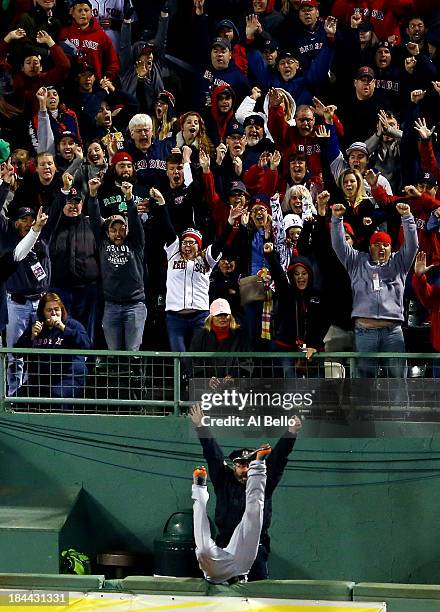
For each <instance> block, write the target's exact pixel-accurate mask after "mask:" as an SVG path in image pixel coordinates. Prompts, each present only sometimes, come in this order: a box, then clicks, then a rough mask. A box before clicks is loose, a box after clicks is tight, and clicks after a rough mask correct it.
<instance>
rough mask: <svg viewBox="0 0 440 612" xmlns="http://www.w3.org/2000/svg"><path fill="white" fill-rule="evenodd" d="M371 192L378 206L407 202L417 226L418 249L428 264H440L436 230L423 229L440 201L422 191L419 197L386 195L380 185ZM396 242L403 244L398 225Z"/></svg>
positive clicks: (401, 232) (438, 241)
mask: <svg viewBox="0 0 440 612" xmlns="http://www.w3.org/2000/svg"><path fill="white" fill-rule="evenodd" d="M371 193H372V195H373V198H374V199H375V200H376V202H377V203H378V205H379V206H383V205H385V206H386V205H388V204H397V202H407V203H408V204H409V205H410V207H411V212H412V214H413V215H414V219H415V222H416V226H417V235H418V238H419V249H420V250H421V251H424V252H425V253H426V257H427V261H428V263H429V264H431V263H433V264H436V265H437V264H440V240H439V237H438V232H428V231H426V230H425V226H426V223H427V221H428V219H429V216H430V214H431V212H432V211H433V210H435V209H436V208H438V207H439V206H440V202H439V201H438V200H436V199H435V198H433V197H432V196H430V195H429V193H422V195H421V196H420V198H412V197H411V196H393V195H388V194H387V192H386V191H385V189H384V188H383V187H381V186H380V185H377V187H373V188H372V190H371ZM397 242H398V246H400V245H401V244H403V230H402V227H400V230H399V237H398V240H397Z"/></svg>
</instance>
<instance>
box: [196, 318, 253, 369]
mask: <svg viewBox="0 0 440 612" xmlns="http://www.w3.org/2000/svg"><path fill="white" fill-rule="evenodd" d="M189 350H190V351H193V352H195V353H203V352H205V353H239V352H241V351H246V350H247V343H246V337H245V334H244V332H243V331H242V329H241V328H239V329H234V330H232V329H231V330H229V336H228V337H227V338H225V339H224V340H221V341H219V340H217V336H216V335H215V333H214V332H213V331H212V330H211V331H208V330H207V329H204V328H202V329H199V330H197V332H196V333H195V334H194V336H193V339H192V341H191V346H190V349H189ZM239 372H240V368H239V362H238V360H237V358H236V357H229V358H228V357H225V358H222V359H220V358H216V359H214V360H213V361H212V367H208V368H206V367H205V366H202V369H201V373H199V376H200V375H201V376H202V377H203V378H211V377H212V376H216V377H217V378H224V377H225V376H227V375H229V376H232V377H233V378H237V377H238V376H239ZM193 376H197V359H194V360H193Z"/></svg>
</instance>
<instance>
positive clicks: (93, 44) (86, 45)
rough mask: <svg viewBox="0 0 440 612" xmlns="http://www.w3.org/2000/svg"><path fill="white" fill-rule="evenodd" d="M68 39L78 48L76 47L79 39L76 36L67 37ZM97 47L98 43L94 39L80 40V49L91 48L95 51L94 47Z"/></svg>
mask: <svg viewBox="0 0 440 612" xmlns="http://www.w3.org/2000/svg"><path fill="white" fill-rule="evenodd" d="M69 40H70V42H71V43H73V44H74V45H75V47H76V48H77V49H78V47H79V39H78V38H69ZM98 47H99V43H98V42H96V41H94V40H83V41H82V45H81V48H82V49H92V50H93V51H96V49H97V48H98Z"/></svg>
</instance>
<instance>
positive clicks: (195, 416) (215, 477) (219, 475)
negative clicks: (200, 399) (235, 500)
mask: <svg viewBox="0 0 440 612" xmlns="http://www.w3.org/2000/svg"><path fill="white" fill-rule="evenodd" d="M188 415H189V417H190V419H191V421H192V422H193V424H194V427H195V429H196V433H197V436H198V438H199V441H200V444H201V445H202V449H203V456H204V457H205V459H206V462H207V463H208V470H209V476H210V478H211V481H212V484H213V486H214V489H215V488H216V487H217V486H219V485H220V484H221V483H222V481H223V480H224V471H225V463H224V461H225V457H224V455H223V452H222V450H221V448H220V446H219V445H218V444H217V440H216V439H215V438H214V436H213V435H212V432H211V430H210V429H209V427H206V426H204V425H203V424H202V419H203V416H204V413H203V410H202V408H201V406H200V404H194V405H193V406H191V408H190V409H189V412H188Z"/></svg>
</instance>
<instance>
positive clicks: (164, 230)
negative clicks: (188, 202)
mask: <svg viewBox="0 0 440 612" xmlns="http://www.w3.org/2000/svg"><path fill="white" fill-rule="evenodd" d="M150 196H151V197H152V198H153V199H154V200H155V201H156V203H157V205H158V211H159V215H160V222H159V223H158V225H157V228H158V230H159V231H160V233H161V235H162V237H163V238H164V240H165V244H166V245H167V246H169V245H170V244H173V242H174V241H175V240H176V238H177V233H176V230H175V229H174V226H173V224H172V223H171V219H170V215H169V214H168V208H167V206H166V203H165V198H164V197H163V195H162V194H161V192H160V191H159V190H158V189H155V188H154V187H152V188H151V189H150Z"/></svg>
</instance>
